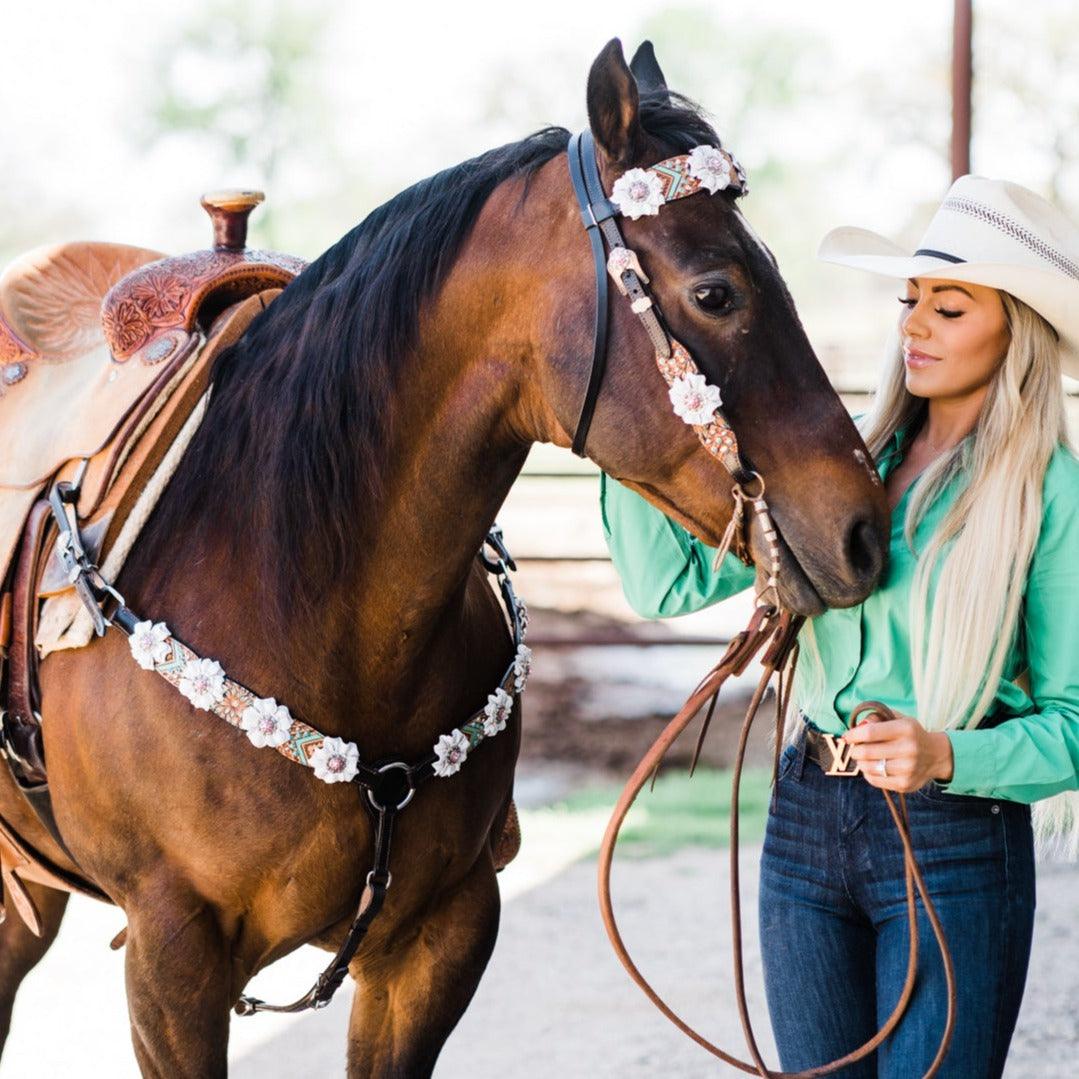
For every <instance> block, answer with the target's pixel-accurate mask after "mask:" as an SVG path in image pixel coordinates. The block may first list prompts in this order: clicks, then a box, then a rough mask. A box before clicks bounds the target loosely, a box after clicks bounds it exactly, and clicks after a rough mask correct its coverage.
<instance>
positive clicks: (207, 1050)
mask: <svg viewBox="0 0 1079 1079" xmlns="http://www.w3.org/2000/svg"><path fill="white" fill-rule="evenodd" d="M127 915H128V934H127V967H126V975H127V1003H128V1012H129V1014H130V1016H131V1035H132V1039H133V1041H134V1045H135V1056H136V1058H137V1059H138V1063H139V1068H140V1069H141V1070H142V1074H143V1075H144V1076H153V1077H158V1076H160V1077H166V1076H167V1077H168V1079H180V1077H186V1076H190V1077H192V1079H195V1077H198V1079H211V1077H213V1076H224V1075H225V1074H226V1072H227V1067H228V1065H227V1049H228V1034H229V1006H230V1003H231V999H232V996H233V991H232V985H233V978H234V971H233V969H232V962H231V950H230V948H229V946H228V942H227V941H226V940H225V938H224V936H223V934H222V932H221V929H220V926H219V923H218V920H217V917H216V913H215V912H214V910H213V909H212V908H211V907H209V906H207V905H206V904H205V903H204V902H202V901H201V900H199V899H198V897H196V896H195V895H193V894H191V893H189V892H187V891H186V890H182V889H175V890H170V891H168V892H167V893H165V894H161V893H157V894H154V895H153V896H143V897H140V899H136V900H134V901H132V902H131V903H129V904H128V905H127Z"/></svg>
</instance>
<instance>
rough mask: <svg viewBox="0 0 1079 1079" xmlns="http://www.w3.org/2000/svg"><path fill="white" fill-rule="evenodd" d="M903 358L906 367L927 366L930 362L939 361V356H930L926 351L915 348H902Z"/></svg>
mask: <svg viewBox="0 0 1079 1079" xmlns="http://www.w3.org/2000/svg"><path fill="white" fill-rule="evenodd" d="M903 360H904V362H905V363H906V365H907V366H908V367H928V366H929V365H930V364H931V363H939V362H940V357H938V356H930V355H929V354H928V353H927V352H919V351H918V350H917V349H913V348H905V349H903Z"/></svg>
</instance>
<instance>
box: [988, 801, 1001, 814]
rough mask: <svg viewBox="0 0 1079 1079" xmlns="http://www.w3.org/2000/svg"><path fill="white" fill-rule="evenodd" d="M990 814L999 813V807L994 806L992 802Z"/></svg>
mask: <svg viewBox="0 0 1079 1079" xmlns="http://www.w3.org/2000/svg"><path fill="white" fill-rule="evenodd" d="M990 812H991V813H999V812H1000V806H998V805H997V804H996V802H994V803H993V805H992V808H991V809H990Z"/></svg>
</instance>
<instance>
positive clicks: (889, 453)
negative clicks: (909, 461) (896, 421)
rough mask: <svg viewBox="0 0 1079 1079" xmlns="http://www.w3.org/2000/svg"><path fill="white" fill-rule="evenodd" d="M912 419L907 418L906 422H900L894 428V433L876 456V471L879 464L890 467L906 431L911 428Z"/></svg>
mask: <svg viewBox="0 0 1079 1079" xmlns="http://www.w3.org/2000/svg"><path fill="white" fill-rule="evenodd" d="M911 424H912V421H911V420H908V421H907V422H906V423H901V424H900V425H899V426H898V427H897V428H896V429H895V433H894V434H893V435H892V437H891V439H889V441H888V444H887V445H886V446H885V447H884V448H883V449H882V450H881V451H880V455H879V457H878V458H877V465H878V471H879V466H880V465H887V466H888V468H889V469H890V468H891V465H892V464H893V463H894V460H893V459H894V458H895V456H896V454H898V453H899V448H900V446H902V445H903V439H904V438H906V435H907V432H908V431H909V430H910V428H911Z"/></svg>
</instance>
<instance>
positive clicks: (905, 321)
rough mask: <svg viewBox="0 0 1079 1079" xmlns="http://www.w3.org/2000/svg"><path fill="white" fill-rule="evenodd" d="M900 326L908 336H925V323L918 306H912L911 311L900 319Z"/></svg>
mask: <svg viewBox="0 0 1079 1079" xmlns="http://www.w3.org/2000/svg"><path fill="white" fill-rule="evenodd" d="M899 328H900V329H901V330H902V331H903V333H904V334H906V336H907V337H924V336H925V325H924V324H923V322H922V319H921V315H920V314H919V313H918V309H917V307H912V308H911V309H910V311H908V312H907V314H906V315H904V316H903V318H901V319H900V320H899Z"/></svg>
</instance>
